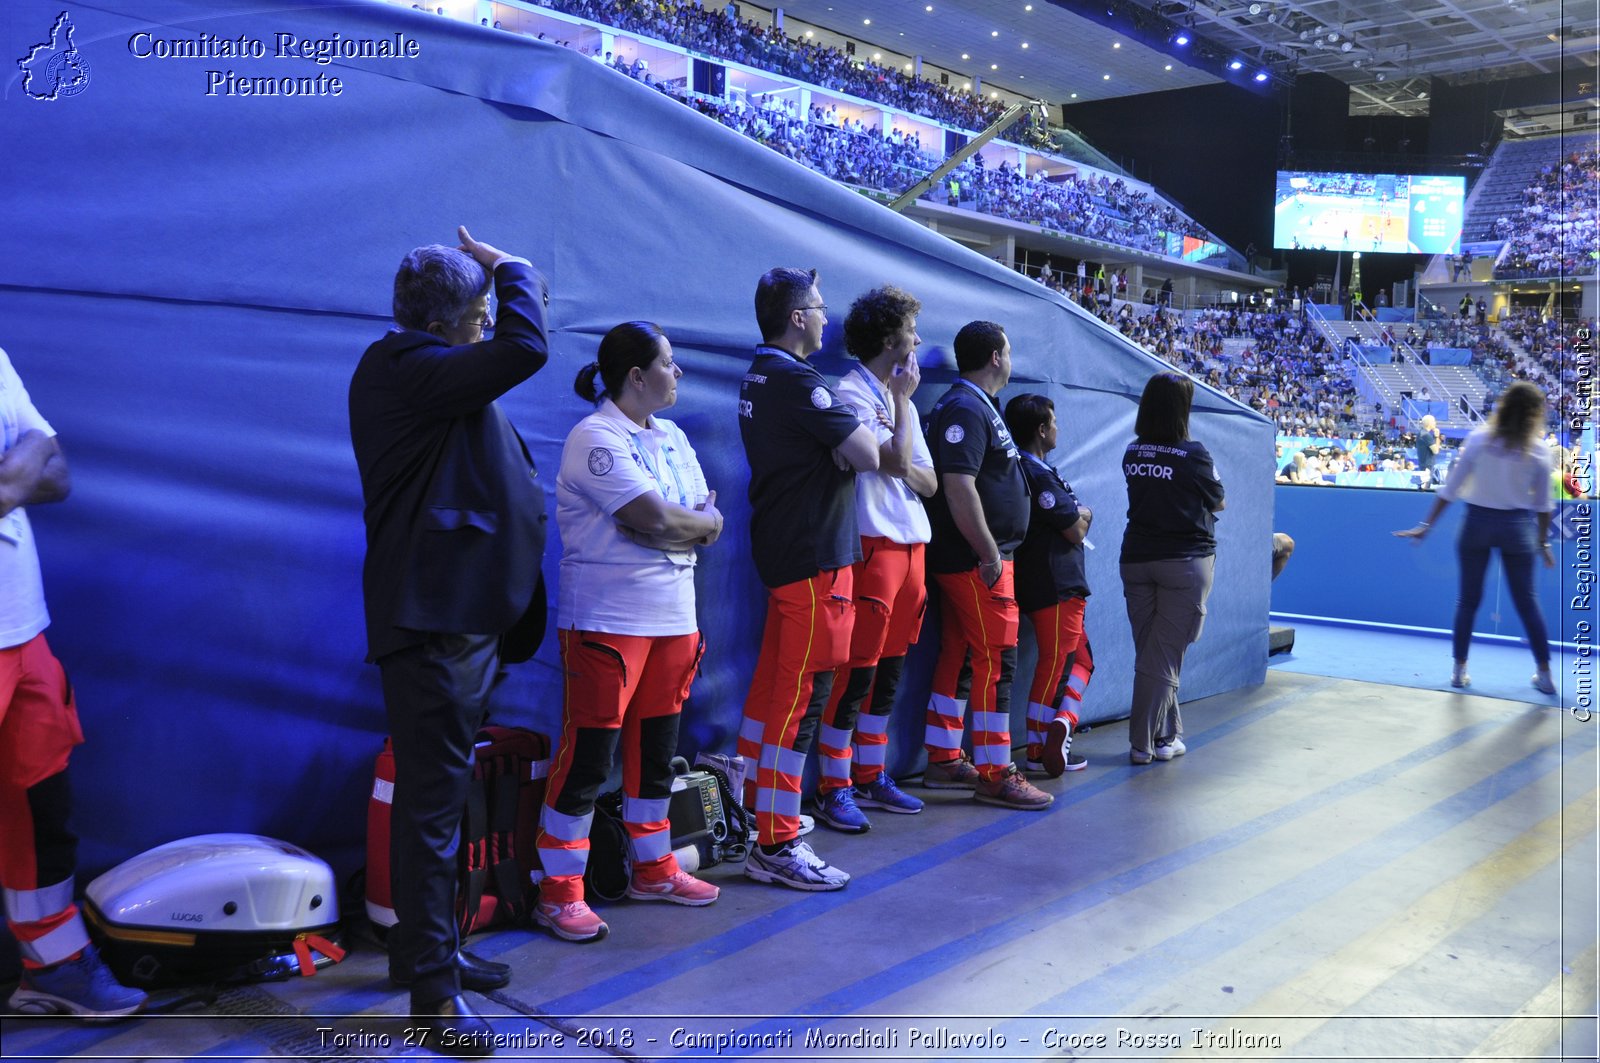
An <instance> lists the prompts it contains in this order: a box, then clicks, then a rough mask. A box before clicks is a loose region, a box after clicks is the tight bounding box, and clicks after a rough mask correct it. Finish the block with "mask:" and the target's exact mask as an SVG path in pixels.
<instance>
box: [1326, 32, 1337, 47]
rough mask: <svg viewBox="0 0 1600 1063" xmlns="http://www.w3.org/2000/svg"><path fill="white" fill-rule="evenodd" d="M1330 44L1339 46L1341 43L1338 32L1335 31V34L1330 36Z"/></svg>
mask: <svg viewBox="0 0 1600 1063" xmlns="http://www.w3.org/2000/svg"><path fill="white" fill-rule="evenodd" d="M1328 43H1329V44H1338V43H1339V32H1338V31H1337V30H1335V31H1334V32H1332V33H1330V34H1328Z"/></svg>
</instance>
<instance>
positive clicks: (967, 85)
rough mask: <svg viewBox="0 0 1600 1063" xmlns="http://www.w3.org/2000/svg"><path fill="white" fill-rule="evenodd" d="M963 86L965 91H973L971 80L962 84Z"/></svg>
mask: <svg viewBox="0 0 1600 1063" xmlns="http://www.w3.org/2000/svg"><path fill="white" fill-rule="evenodd" d="M961 88H962V90H963V91H965V92H971V91H972V82H970V81H969V82H967V83H966V84H964V85H962V86H961Z"/></svg>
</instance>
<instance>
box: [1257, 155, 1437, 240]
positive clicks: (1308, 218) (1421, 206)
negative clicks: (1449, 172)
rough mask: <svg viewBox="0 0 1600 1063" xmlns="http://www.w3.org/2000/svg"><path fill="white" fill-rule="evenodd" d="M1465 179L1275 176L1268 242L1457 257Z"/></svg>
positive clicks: (1290, 172) (1281, 172) (1284, 173)
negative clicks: (1270, 240) (1454, 255)
mask: <svg viewBox="0 0 1600 1063" xmlns="http://www.w3.org/2000/svg"><path fill="white" fill-rule="evenodd" d="M1466 198H1467V179H1466V178H1465V177H1440V176H1432V175H1417V174H1392V173H1303V172H1300V171H1293V170H1279V171H1278V187H1277V193H1276V195H1275V196H1274V197H1273V225H1272V243H1273V246H1274V247H1277V248H1280V249H1283V250H1289V251H1305V250H1317V251H1361V252H1364V253H1370V252H1379V253H1381V252H1386V251H1387V252H1394V253H1397V254H1422V255H1437V254H1455V253H1458V252H1459V251H1460V249H1461V211H1462V205H1463V204H1464V203H1465V202H1466Z"/></svg>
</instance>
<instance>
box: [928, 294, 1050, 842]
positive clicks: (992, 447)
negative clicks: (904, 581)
mask: <svg viewBox="0 0 1600 1063" xmlns="http://www.w3.org/2000/svg"><path fill="white" fill-rule="evenodd" d="M954 347H955V353H956V368H958V369H959V370H960V371H961V377H960V379H958V380H957V381H956V382H955V383H954V384H953V385H951V387H950V390H949V391H947V392H946V393H945V394H944V397H942V398H941V399H940V400H939V401H938V402H937V403H936V404H934V407H933V411H932V412H931V413H930V414H929V415H928V432H927V436H928V446H929V448H930V449H931V450H932V451H933V465H934V469H935V470H936V471H937V472H938V475H939V490H938V492H937V493H936V494H935V495H934V496H933V498H932V499H930V500H929V502H928V515H929V517H930V518H931V520H932V523H933V542H932V543H931V544H929V547H928V571H929V572H932V573H933V578H934V582H935V583H937V584H938V585H939V590H940V592H941V598H942V600H943V602H944V610H945V623H944V626H943V638H942V640H941V644H940V648H939V662H938V664H937V665H935V667H934V671H933V693H932V697H931V698H930V700H929V702H928V725H927V738H926V742H927V749H928V770H927V772H926V773H925V774H924V775H923V784H924V785H925V786H929V787H932V788H934V789H951V790H972V791H974V793H973V797H974V799H975V800H977V801H980V802H983V803H985V804H991V805H1001V806H1003V807H1006V808H1020V809H1027V810H1030V811H1031V810H1039V809H1044V808H1048V807H1049V806H1050V802H1051V800H1052V798H1051V797H1050V795H1049V794H1047V793H1045V792H1044V791H1042V790H1040V789H1039V788H1038V787H1036V786H1034V785H1033V784H1032V783H1030V782H1028V780H1027V779H1025V778H1024V777H1023V776H1022V773H1021V772H1019V771H1018V770H1017V766H1016V764H1015V763H1013V762H1012V760H1011V680H1012V677H1013V675H1014V674H1015V672H1016V668H1017V630H1018V627H1019V625H1020V614H1019V613H1018V611H1017V598H1016V592H1015V589H1014V572H1013V568H1012V560H1011V559H1012V554H1013V552H1014V551H1015V550H1016V549H1017V547H1018V546H1020V545H1021V544H1022V540H1023V538H1024V536H1026V535H1027V532H1028V485H1027V481H1026V480H1025V479H1024V478H1023V475H1022V466H1021V453H1020V452H1019V451H1018V449H1017V445H1016V444H1015V443H1014V442H1013V441H1012V439H1011V432H1010V430H1009V429H1007V428H1006V422H1005V418H1004V417H1003V416H1002V415H1001V412H1000V405H999V402H998V401H997V396H998V395H999V394H1000V389H1001V388H1003V387H1005V386H1006V383H1007V381H1009V380H1010V379H1011V341H1010V340H1009V339H1008V338H1007V337H1006V333H1005V329H1003V328H1001V327H1000V326H999V325H997V324H995V323H994V322H993V321H972V322H969V323H967V324H966V325H963V326H962V328H961V331H960V332H958V333H956V339H955V344H954ZM969 655H970V657H971V660H972V699H973V705H972V754H973V760H972V762H969V761H967V760H966V759H965V758H964V757H963V755H962V751H961V732H962V723H963V721H962V717H963V716H964V715H965V706H964V705H963V704H962V703H961V702H959V701H958V700H956V690H957V684H958V680H959V677H960V673H961V668H962V663H963V661H964V660H966V659H967V657H968V656H969Z"/></svg>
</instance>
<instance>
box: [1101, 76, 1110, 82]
mask: <svg viewBox="0 0 1600 1063" xmlns="http://www.w3.org/2000/svg"><path fill="white" fill-rule="evenodd" d="M1100 80H1101V81H1110V80H1111V75H1110V74H1101V75H1100Z"/></svg>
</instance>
